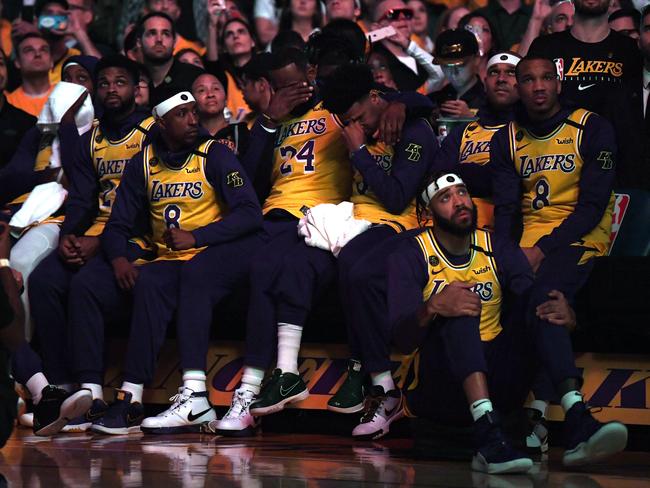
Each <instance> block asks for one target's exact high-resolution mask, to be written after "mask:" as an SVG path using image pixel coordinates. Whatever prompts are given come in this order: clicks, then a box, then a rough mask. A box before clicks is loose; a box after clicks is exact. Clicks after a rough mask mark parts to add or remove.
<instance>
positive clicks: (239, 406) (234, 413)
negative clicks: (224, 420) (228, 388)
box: [226, 391, 253, 417]
mask: <svg viewBox="0 0 650 488" xmlns="http://www.w3.org/2000/svg"><path fill="white" fill-rule="evenodd" d="M252 402H253V397H252V396H251V397H250V398H246V396H245V395H244V392H241V391H237V392H235V395H234V396H233V397H232V402H231V403H230V409H229V410H228V413H227V414H226V417H241V416H242V415H243V414H244V412H246V410H247V409H248V406H249V405H250V404H251V403H252Z"/></svg>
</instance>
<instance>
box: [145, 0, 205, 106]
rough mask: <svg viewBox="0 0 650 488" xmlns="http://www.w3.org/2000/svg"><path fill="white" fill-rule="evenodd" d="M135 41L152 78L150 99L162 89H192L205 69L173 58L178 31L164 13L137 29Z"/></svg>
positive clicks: (147, 17) (154, 14)
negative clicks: (169, 87) (168, 87)
mask: <svg viewBox="0 0 650 488" xmlns="http://www.w3.org/2000/svg"><path fill="white" fill-rule="evenodd" d="M135 29H136V39H137V42H138V45H139V46H140V48H141V49H142V58H143V61H144V62H143V64H144V65H145V67H146V68H147V70H148V71H149V74H150V76H151V86H152V88H151V98H155V92H156V90H158V89H160V88H161V87H162V86H169V85H175V86H191V85H192V83H193V82H194V80H195V79H196V78H197V76H199V75H200V74H201V73H203V70H201V69H200V68H197V67H196V66H192V65H189V64H185V63H181V62H179V61H177V60H175V59H174V57H173V54H172V53H173V50H174V40H175V38H176V30H175V29H174V21H173V20H172V19H171V18H170V17H169V16H168V15H167V14H165V13H162V12H151V13H149V14H147V15H145V16H144V17H142V19H140V21H139V22H138V24H137V25H136V27H135Z"/></svg>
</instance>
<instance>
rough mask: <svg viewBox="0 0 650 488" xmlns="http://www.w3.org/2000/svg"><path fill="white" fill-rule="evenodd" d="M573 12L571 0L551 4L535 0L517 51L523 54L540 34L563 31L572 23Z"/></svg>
mask: <svg viewBox="0 0 650 488" xmlns="http://www.w3.org/2000/svg"><path fill="white" fill-rule="evenodd" d="M574 12H575V8H574V7H573V2H572V1H571V0H560V1H559V2H557V3H556V4H555V5H553V6H551V5H550V3H549V0H536V1H535V5H534V6H533V13H532V15H531V16H530V20H529V21H528V27H527V28H526V32H525V33H524V37H523V38H522V40H521V42H520V43H519V47H518V49H517V52H518V53H519V54H520V55H522V56H525V55H526V53H527V52H528V49H529V48H530V45H531V44H532V42H533V41H534V40H535V39H537V38H538V37H539V36H540V35H545V34H552V33H553V32H564V31H565V30H567V29H568V28H570V27H571V26H572V25H573V15H574Z"/></svg>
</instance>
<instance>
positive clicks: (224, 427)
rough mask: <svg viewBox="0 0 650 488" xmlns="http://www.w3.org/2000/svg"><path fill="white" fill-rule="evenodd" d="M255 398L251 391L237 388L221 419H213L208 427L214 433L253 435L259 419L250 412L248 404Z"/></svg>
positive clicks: (235, 435) (234, 435) (238, 435)
mask: <svg viewBox="0 0 650 488" xmlns="http://www.w3.org/2000/svg"><path fill="white" fill-rule="evenodd" d="M254 399H255V394H254V393H253V392H252V391H248V390H244V389H242V388H239V389H238V390H235V392H234V393H233V395H232V402H231V403H230V408H229V409H228V411H227V412H226V415H224V416H223V418H222V419H221V420H214V421H212V422H210V423H209V424H208V428H209V429H210V430H211V431H212V432H214V433H216V434H222V435H227V436H231V437H240V436H241V437H243V436H249V435H253V434H254V433H255V430H256V429H257V427H258V426H259V419H257V418H256V417H253V416H252V415H251V413H250V409H249V407H250V405H251V403H252V402H253V400H254Z"/></svg>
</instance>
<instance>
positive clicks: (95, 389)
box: [81, 383, 104, 400]
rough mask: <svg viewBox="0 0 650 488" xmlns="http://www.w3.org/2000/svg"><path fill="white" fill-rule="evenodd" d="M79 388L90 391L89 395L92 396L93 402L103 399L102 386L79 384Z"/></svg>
mask: <svg viewBox="0 0 650 488" xmlns="http://www.w3.org/2000/svg"><path fill="white" fill-rule="evenodd" d="M81 387H82V388H87V389H89V390H90V393H92V394H93V400H103V399H104V388H103V387H102V385H98V384H97V383H81Z"/></svg>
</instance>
